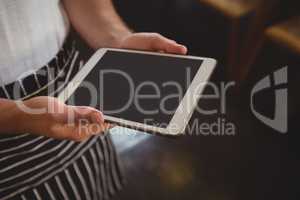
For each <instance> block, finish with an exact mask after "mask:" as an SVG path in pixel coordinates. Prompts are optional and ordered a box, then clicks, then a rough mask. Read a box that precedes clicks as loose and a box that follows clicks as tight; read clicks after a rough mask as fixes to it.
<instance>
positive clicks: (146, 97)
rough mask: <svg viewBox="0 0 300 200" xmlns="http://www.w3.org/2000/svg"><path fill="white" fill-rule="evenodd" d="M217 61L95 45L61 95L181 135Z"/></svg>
mask: <svg viewBox="0 0 300 200" xmlns="http://www.w3.org/2000/svg"><path fill="white" fill-rule="evenodd" d="M215 65H216V61H215V60H214V59H211V58H201V57H194V56H181V55H180V56H179V55H170V54H163V53H152V52H144V51H133V50H122V49H108V48H105V49H99V50H98V51H97V52H96V53H95V54H94V55H93V56H92V57H91V58H90V60H89V61H88V62H87V63H86V64H85V65H84V66H83V67H82V68H81V70H80V71H79V72H78V73H77V74H76V76H75V77H74V78H73V80H72V81H70V82H69V84H68V85H67V87H66V88H65V89H64V91H62V92H61V93H60V95H59V97H58V98H59V99H60V100H62V101H65V102H67V103H68V104H71V105H78V106H82V105H84V106H92V107H95V108H97V109H99V110H101V111H102V112H103V114H104V119H105V121H107V122H109V123H113V124H116V125H119V126H123V127H127V128H132V129H137V130H141V131H144V132H149V133H157V134H163V135H173V136H176V135H180V134H183V133H184V130H185V128H186V126H187V124H188V122H189V120H190V118H191V116H192V114H193V111H194V110H195V108H196V106H197V103H198V100H199V99H200V98H201V94H202V92H203V90H204V88H205V85H206V83H207V82H208V80H209V78H210V76H211V74H212V72H213V70H214V68H215Z"/></svg>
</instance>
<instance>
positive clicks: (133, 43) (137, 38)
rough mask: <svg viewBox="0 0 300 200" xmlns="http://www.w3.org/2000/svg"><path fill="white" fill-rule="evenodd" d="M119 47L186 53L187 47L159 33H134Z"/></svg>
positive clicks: (124, 39)
mask: <svg viewBox="0 0 300 200" xmlns="http://www.w3.org/2000/svg"><path fill="white" fill-rule="evenodd" d="M119 48H123V49H136V50H146V51H157V52H164V53H173V54H186V53H187V48H186V47H185V46H183V45H181V44H178V43H177V42H175V41H174V40H170V39H168V38H166V37H164V36H162V35H160V34H158V33H132V34H129V35H128V36H125V37H124V38H123V39H122V40H121V42H120V44H119Z"/></svg>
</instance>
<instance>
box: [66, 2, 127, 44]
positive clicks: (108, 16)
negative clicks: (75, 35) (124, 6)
mask: <svg viewBox="0 0 300 200" xmlns="http://www.w3.org/2000/svg"><path fill="white" fill-rule="evenodd" d="M63 2H64V6H65V9H66V12H67V14H68V16H69V19H70V21H71V24H72V25H73V27H74V28H75V29H76V31H77V32H79V34H80V35H81V36H82V37H83V38H84V39H85V40H86V41H87V43H88V44H89V45H90V46H91V47H93V48H100V47H118V45H119V44H120V42H121V41H122V38H124V37H126V36H127V35H129V34H130V30H129V29H128V28H127V27H126V25H125V23H124V22H123V21H122V19H121V18H120V17H119V15H118V14H117V13H116V11H115V9H114V6H113V4H112V2H111V0H64V1H63Z"/></svg>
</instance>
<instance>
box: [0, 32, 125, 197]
mask: <svg viewBox="0 0 300 200" xmlns="http://www.w3.org/2000/svg"><path fill="white" fill-rule="evenodd" d="M83 64H84V59H83V56H82V55H81V53H80V50H79V46H78V44H77V43H76V40H75V39H74V37H72V36H71V35H70V36H69V37H68V38H67V40H66V42H65V44H64V45H63V47H62V48H61V50H60V51H59V53H58V54H57V55H56V57H55V58H54V59H53V60H52V61H51V62H49V63H48V64H47V65H46V66H44V67H42V68H41V69H40V70H39V71H37V72H34V73H32V74H30V75H28V76H26V77H25V78H22V79H19V80H17V81H16V82H14V83H11V84H8V85H3V84H1V83H0V85H1V87H0V97H2V98H7V99H28V98H30V97H33V96H45V95H48V96H57V95H58V93H59V92H60V91H62V90H63V89H64V88H65V86H66V84H67V83H68V82H69V81H70V80H71V79H72V78H73V77H74V75H75V74H76V73H77V71H78V70H79V69H80V68H81V67H82V65H83ZM51 72H53V73H51ZM58 83H60V84H58ZM16 86H17V88H19V92H18V95H17V97H16V94H15V92H14V89H13V88H14V87H16ZM49 88H51V90H49ZM122 183H123V178H122V173H121V168H120V165H119V161H118V158H117V155H116V152H115V148H114V145H113V144H112V141H111V139H110V136H109V134H105V135H102V136H92V137H91V138H90V139H88V140H87V141H85V142H81V143H77V142H74V141H67V140H63V141H59V140H55V139H53V138H47V137H43V136H34V135H30V134H27V133H24V134H21V135H15V136H12V135H3V134H1V135H0V199H1V200H7V199H23V200H25V199H28V200H29V199H30V200H33V199H38V200H40V199H49V200H60V199H72V200H73V199H76V200H77V199H87V200H90V199H91V200H94V199H97V200H101V199H109V198H110V197H111V196H112V195H113V194H114V193H115V192H116V191H117V190H120V189H121V187H122Z"/></svg>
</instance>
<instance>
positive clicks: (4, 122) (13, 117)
mask: <svg viewBox="0 0 300 200" xmlns="http://www.w3.org/2000/svg"><path fill="white" fill-rule="evenodd" d="M21 117H22V112H21V111H20V109H19V108H18V107H17V104H16V103H15V102H14V101H12V100H7V99H1V98H0V135H1V134H7V133H21V130H22V123H20V122H21V121H20V120H21Z"/></svg>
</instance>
